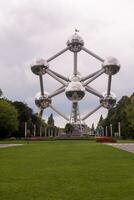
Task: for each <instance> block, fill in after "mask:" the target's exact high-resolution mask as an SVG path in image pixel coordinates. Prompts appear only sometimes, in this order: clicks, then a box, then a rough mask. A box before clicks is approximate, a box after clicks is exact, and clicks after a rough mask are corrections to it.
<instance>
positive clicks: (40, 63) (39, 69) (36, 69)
mask: <svg viewBox="0 0 134 200" xmlns="http://www.w3.org/2000/svg"><path fill="white" fill-rule="evenodd" d="M46 68H48V63H47V61H45V60H44V59H39V60H37V61H36V63H35V65H32V66H31V71H32V72H33V73H34V74H36V75H43V74H45V73H46Z"/></svg>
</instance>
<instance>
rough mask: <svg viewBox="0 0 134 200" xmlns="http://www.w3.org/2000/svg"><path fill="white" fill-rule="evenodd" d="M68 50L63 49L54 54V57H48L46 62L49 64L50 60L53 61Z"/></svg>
mask: <svg viewBox="0 0 134 200" xmlns="http://www.w3.org/2000/svg"><path fill="white" fill-rule="evenodd" d="M68 49H69V48H68V47H66V48H65V49H63V50H61V51H60V52H58V53H56V54H55V55H54V56H52V57H50V58H48V59H47V62H50V61H52V60H54V59H55V58H57V57H58V56H60V55H62V54H63V53H65V52H66V51H67V50H68Z"/></svg>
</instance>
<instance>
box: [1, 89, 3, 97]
mask: <svg viewBox="0 0 134 200" xmlns="http://www.w3.org/2000/svg"><path fill="white" fill-rule="evenodd" d="M2 94H3V92H2V90H1V89H0V97H1V96H2Z"/></svg>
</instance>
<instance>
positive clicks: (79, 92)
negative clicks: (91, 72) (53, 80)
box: [65, 81, 85, 102]
mask: <svg viewBox="0 0 134 200" xmlns="http://www.w3.org/2000/svg"><path fill="white" fill-rule="evenodd" d="M65 94H66V96H67V98H68V99H69V100H70V101H72V102H77V101H80V100H81V99H82V98H83V97H84V96H85V88H84V87H83V86H82V84H81V83H80V82H79V81H71V82H70V83H69V85H68V86H67V88H66V90H65Z"/></svg>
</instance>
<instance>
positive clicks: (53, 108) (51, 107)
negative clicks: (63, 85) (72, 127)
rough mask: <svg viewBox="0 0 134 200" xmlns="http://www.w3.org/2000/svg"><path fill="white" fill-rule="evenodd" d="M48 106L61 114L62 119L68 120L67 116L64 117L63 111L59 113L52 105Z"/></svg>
mask: <svg viewBox="0 0 134 200" xmlns="http://www.w3.org/2000/svg"><path fill="white" fill-rule="evenodd" d="M49 107H50V108H51V109H52V110H54V111H55V112H56V113H58V114H59V115H61V116H62V117H63V118H64V119H66V120H67V121H69V118H68V117H66V116H65V115H64V114H63V113H61V112H60V111H59V110H57V108H55V107H54V106H52V105H49Z"/></svg>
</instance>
